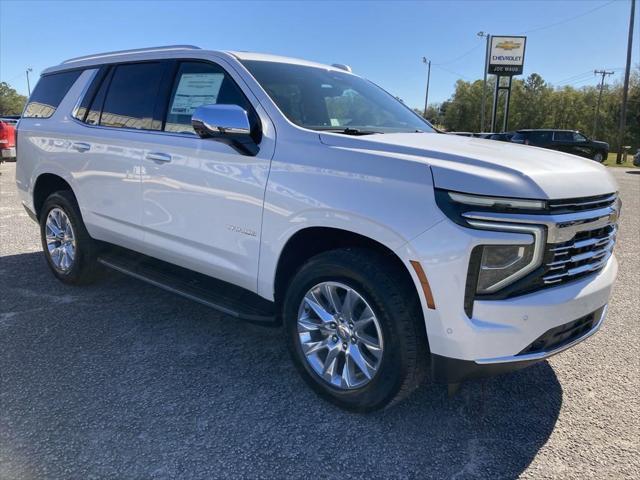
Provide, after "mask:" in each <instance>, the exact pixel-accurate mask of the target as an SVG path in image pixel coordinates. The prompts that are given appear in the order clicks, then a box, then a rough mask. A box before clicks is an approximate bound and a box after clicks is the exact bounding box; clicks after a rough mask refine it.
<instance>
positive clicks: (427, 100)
mask: <svg viewBox="0 0 640 480" xmlns="http://www.w3.org/2000/svg"><path fill="white" fill-rule="evenodd" d="M422 63H424V64H425V65H426V66H427V91H426V92H425V94H424V114H423V117H424V118H427V107H428V106H429V80H430V79H431V60H427V57H422Z"/></svg>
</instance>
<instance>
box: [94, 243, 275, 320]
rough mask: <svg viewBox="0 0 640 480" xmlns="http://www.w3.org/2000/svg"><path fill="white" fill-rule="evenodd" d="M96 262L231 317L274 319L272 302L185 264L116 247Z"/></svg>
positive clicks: (103, 254)
mask: <svg viewBox="0 0 640 480" xmlns="http://www.w3.org/2000/svg"><path fill="white" fill-rule="evenodd" d="M98 262H99V263H101V264H102V265H104V266H105V267H108V268H111V269H113V270H116V271H118V272H120V273H123V274H125V275H129V276H131V277H133V278H137V279H138V280H142V281H143V282H147V283H150V284H151V285H155V286H156V287H160V288H162V289H163V290H167V291H168V292H172V293H175V294H177V295H180V296H182V297H185V298H188V299H190V300H193V301H195V302H198V303H201V304H202V305H206V306H207V307H211V308H213V309H215V310H218V311H219V312H222V313H225V314H227V315H230V316H232V317H236V318H239V319H242V320H248V321H251V322H257V323H270V324H273V323H275V321H276V315H275V305H274V304H273V302H270V301H268V300H265V299H264V298H262V297H260V296H259V295H257V294H255V293H253V292H250V291H248V290H245V289H244V288H241V287H237V286H235V285H231V284H230V283H227V282H223V281H221V280H217V279H215V278H212V277H209V276H207V275H203V274H201V273H198V272H193V271H191V270H188V269H186V268H181V267H178V266H176V265H172V264H170V263H167V262H163V261H161V260H157V259H155V258H151V257H148V256H146V255H142V254H139V253H135V252H131V251H128V250H125V249H121V248H118V247H113V248H109V250H108V251H107V252H104V253H102V254H101V255H100V257H99V258H98Z"/></svg>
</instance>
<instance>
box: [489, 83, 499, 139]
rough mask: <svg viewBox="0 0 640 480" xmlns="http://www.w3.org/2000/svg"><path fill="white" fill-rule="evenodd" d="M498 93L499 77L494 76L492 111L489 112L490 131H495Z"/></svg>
mask: <svg viewBox="0 0 640 480" xmlns="http://www.w3.org/2000/svg"><path fill="white" fill-rule="evenodd" d="M499 93H500V75H496V88H495V90H494V92H493V109H492V111H491V131H492V132H495V131H496V120H497V119H496V115H497V111H498V94H499Z"/></svg>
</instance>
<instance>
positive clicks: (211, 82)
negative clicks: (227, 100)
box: [170, 73, 224, 115]
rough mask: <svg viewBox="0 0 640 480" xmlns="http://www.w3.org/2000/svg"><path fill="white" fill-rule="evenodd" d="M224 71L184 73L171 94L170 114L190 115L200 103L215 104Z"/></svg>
mask: <svg viewBox="0 0 640 480" xmlns="http://www.w3.org/2000/svg"><path fill="white" fill-rule="evenodd" d="M223 79H224V73H185V74H183V75H182V76H181V77H180V83H178V88H177V89H176V94H175V95H174V96H173V103H172V104H171V112H170V113H171V114H172V115H192V114H193V112H194V111H195V109H196V108H198V107H199V106H200V105H211V104H215V103H216V102H217V100H218V93H219V92H220V86H221V85H222V80H223Z"/></svg>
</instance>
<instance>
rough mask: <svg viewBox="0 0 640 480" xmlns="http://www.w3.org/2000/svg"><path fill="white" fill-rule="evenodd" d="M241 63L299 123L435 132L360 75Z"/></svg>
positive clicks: (347, 128)
mask: <svg viewBox="0 0 640 480" xmlns="http://www.w3.org/2000/svg"><path fill="white" fill-rule="evenodd" d="M242 63H243V65H244V66H245V67H246V68H247V69H248V70H249V72H251V74H252V75H253V76H254V77H255V79H256V80H257V81H258V83H260V85H262V88H264V90H265V91H266V92H267V93H268V94H269V96H270V97H271V99H272V100H273V101H274V102H275V103H276V105H277V106H278V108H279V109H280V110H281V111H282V113H284V114H285V115H286V116H287V118H288V119H289V120H290V121H292V122H293V123H295V124H296V125H299V126H301V127H304V128H309V129H312V130H329V131H336V132H342V133H350V134H369V133H399V132H416V131H422V132H432V131H433V129H432V128H431V126H430V125H429V124H428V123H427V122H426V121H425V120H423V119H422V118H421V117H419V116H418V115H416V114H415V113H414V112H412V111H411V110H410V109H409V108H407V107H406V106H404V105H403V104H402V103H401V102H400V101H398V100H396V99H395V98H393V97H392V96H391V95H389V94H388V93H387V92H385V91H384V90H382V89H381V88H380V87H378V86H376V85H374V84H373V83H371V82H369V81H368V80H365V79H363V78H360V77H358V76H356V75H351V74H349V73H346V72H344V73H343V72H336V71H335V70H326V69H323V68H318V67H311V66H306V65H294V64H290V63H279V62H269V61H261V60H245V61H243V62H242Z"/></svg>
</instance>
